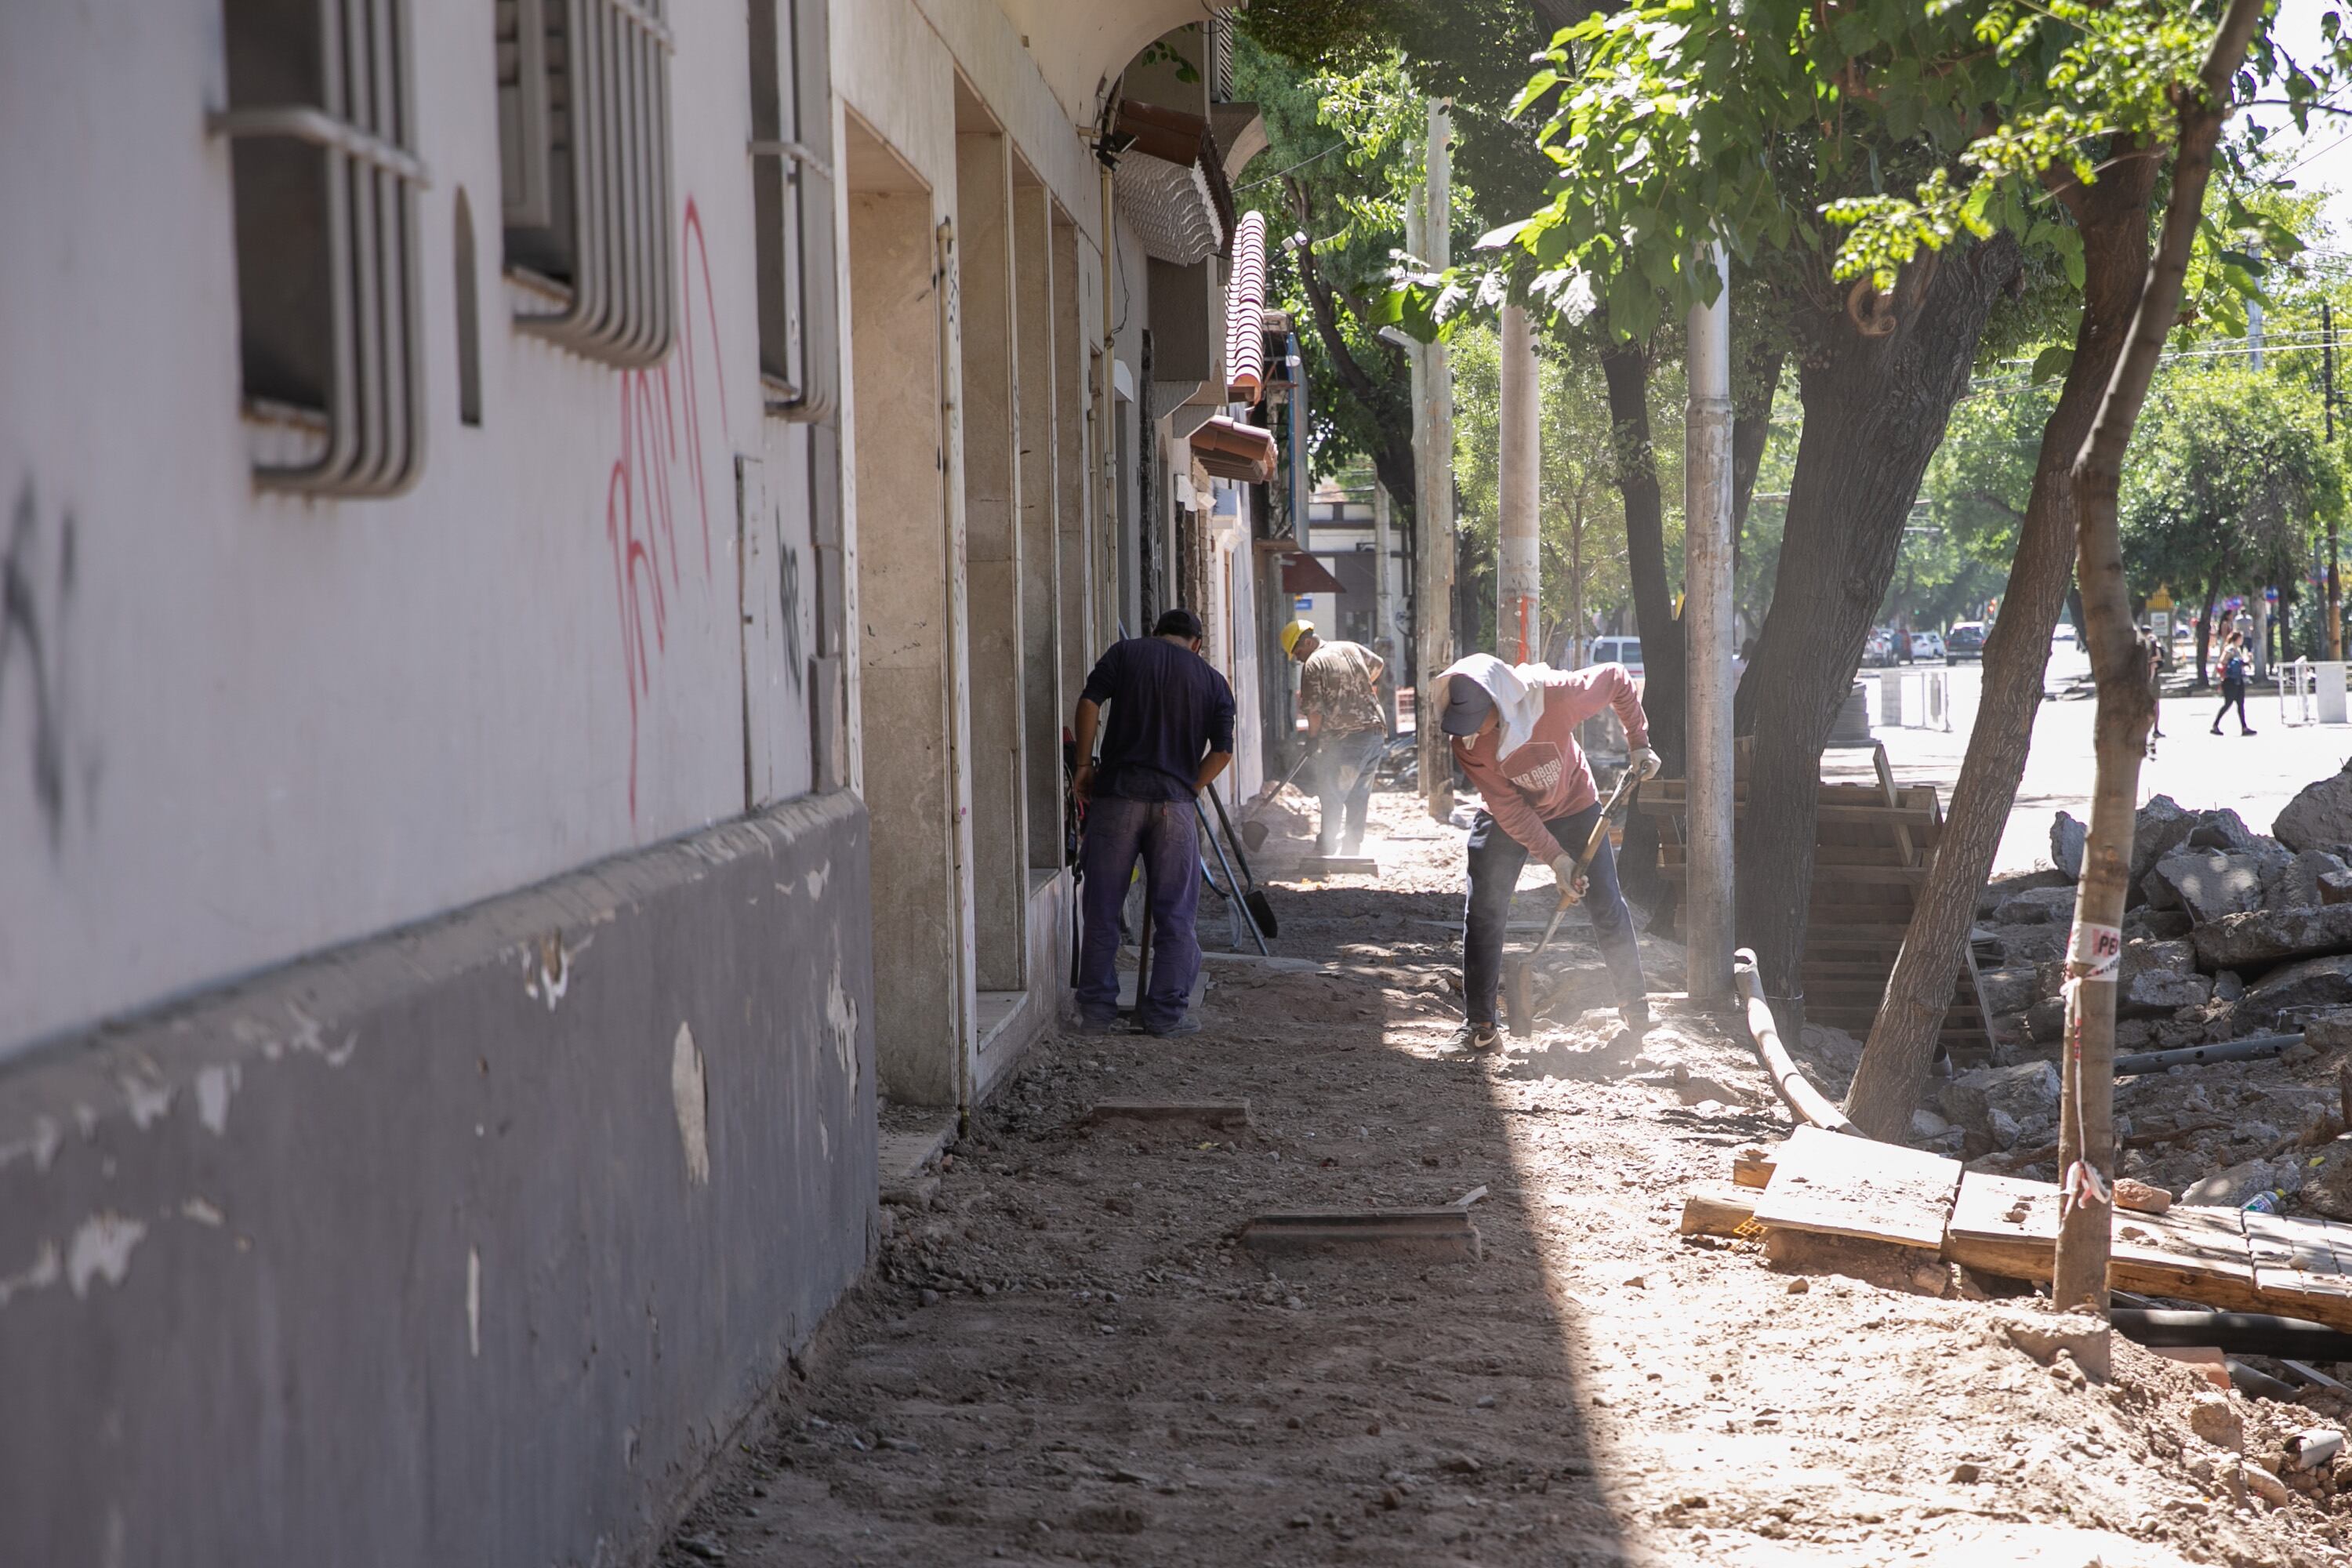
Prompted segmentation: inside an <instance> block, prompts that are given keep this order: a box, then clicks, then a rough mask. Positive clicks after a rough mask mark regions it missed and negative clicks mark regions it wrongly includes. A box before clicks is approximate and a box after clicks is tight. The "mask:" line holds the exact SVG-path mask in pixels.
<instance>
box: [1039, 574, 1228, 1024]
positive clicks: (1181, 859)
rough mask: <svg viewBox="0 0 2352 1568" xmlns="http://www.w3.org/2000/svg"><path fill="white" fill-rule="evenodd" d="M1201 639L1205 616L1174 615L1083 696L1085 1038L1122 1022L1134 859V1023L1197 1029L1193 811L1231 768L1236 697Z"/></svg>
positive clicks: (1077, 788)
mask: <svg viewBox="0 0 2352 1568" xmlns="http://www.w3.org/2000/svg"><path fill="white" fill-rule="evenodd" d="M1201 635H1202V634H1201V617H1200V616H1196V615H1194V614H1193V613H1192V611H1190V610H1171V611H1169V612H1168V613H1167V614H1166V615H1163V616H1160V619H1159V622H1158V623H1157V624H1156V625H1154V626H1152V628H1151V635H1150V637H1125V638H1122V639H1121V640H1119V641H1118V642H1116V643H1113V644H1112V645H1111V646H1110V649H1109V651H1108V652H1107V653H1105V654H1104V655H1103V656H1102V658H1101V659H1100V660H1099V661H1098V662H1097V664H1096V665H1095V668H1094V671H1093V673H1092V674H1090V675H1088V676H1087V684H1086V689H1085V690H1084V691H1083V692H1082V693H1081V694H1080V695H1079V698H1078V717H1077V743H1078V744H1077V751H1078V758H1079V761H1078V770H1077V774H1076V777H1075V778H1074V779H1073V780H1072V781H1071V784H1070V793H1071V794H1072V795H1075V796H1076V798H1077V800H1078V802H1079V804H1080V805H1084V806H1085V808H1086V839H1085V843H1084V846H1083V847H1081V848H1080V850H1079V852H1078V871H1079V877H1080V885H1079V898H1080V903H1081V909H1082V911H1083V916H1084V921H1085V925H1086V939H1085V943H1084V946H1083V949H1082V955H1081V957H1080V959H1079V963H1078V1027H1079V1029H1080V1031H1081V1032H1083V1033H1086V1034H1095V1035H1099V1034H1107V1033H1108V1032H1109V1031H1110V1030H1111V1028H1112V1027H1113V1026H1115V1025H1116V1023H1117V1020H1118V914H1119V907H1120V905H1122V904H1123V903H1125V902H1126V900H1127V886H1128V881H1129V879H1130V878H1131V877H1132V876H1133V875H1134V872H1135V863H1136V861H1137V860H1138V859H1140V860H1141V861H1142V862H1143V882H1144V892H1145V897H1146V898H1147V900H1149V902H1150V910H1151V976H1150V994H1148V995H1144V996H1139V997H1138V998H1137V999H1136V1009H1135V1014H1136V1021H1137V1022H1138V1023H1139V1024H1140V1025H1141V1026H1142V1027H1143V1032H1144V1033H1146V1034H1148V1035H1163V1036H1164V1035H1190V1034H1192V1033H1195V1032H1196V1031H1198V1030H1199V1028H1200V1027H1201V1025H1200V1021H1199V1020H1198V1019H1195V1018H1188V1017H1186V1016H1185V1013H1186V1011H1187V1009H1188V1008H1189V1007H1190V1005H1191V1002H1192V982H1193V980H1194V979H1195V978H1197V977H1198V975H1199V974H1200V972H1201V944H1200V942H1198V941H1197V940H1196V939H1195V938H1194V936H1193V933H1192V920H1193V916H1194V915H1195V914H1196V913H1198V912H1199V910H1200V904H1201V849H1200V840H1199V837H1198V836H1197V835H1196V833H1195V831H1194V824H1195V822H1196V820H1197V818H1196V816H1195V807H1194V805H1193V804H1192V802H1193V797H1194V796H1196V795H1199V794H1200V793H1201V791H1202V790H1204V789H1206V788H1207V787H1208V786H1209V781H1210V780H1212V779H1213V778H1215V777H1216V776H1217V775H1218V774H1219V773H1223V772H1224V771H1225V764H1227V763H1230V762H1232V761H1233V760H1234V690H1233V688H1232V687H1230V686H1228V685H1226V684H1225V678H1224V677H1223V676H1222V675H1219V674H1218V673H1217V671H1216V668H1215V667H1214V666H1213V665H1211V664H1210V663H1209V661H1208V660H1207V659H1204V658H1202V657H1201ZM1105 703H1108V704H1109V705H1110V719H1109V721H1108V724H1105V723H1104V722H1103V719H1102V710H1103V705H1104V704H1105ZM1097 727H1099V728H1100V729H1101V731H1102V755H1101V760H1100V761H1099V762H1097V761H1096V760H1095V735H1096V731H1097Z"/></svg>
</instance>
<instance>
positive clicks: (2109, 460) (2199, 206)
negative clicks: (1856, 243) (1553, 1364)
mask: <svg viewBox="0 0 2352 1568" xmlns="http://www.w3.org/2000/svg"><path fill="white" fill-rule="evenodd" d="M2263 8H2264V7H2263V0H2230V5H2229V9H2228V10H2227V11H2225V12H2224V13H2223V14H2222V16H2221V26H2220V27H2219V28H2218V29H2217V30H2216V31H2215V33H2214V35H2213V41H2212V44H2211V47H2210V48H2209V50H2208V51H2207V53H2206V56H2205V63H2204V66H2203V68H2202V69H2200V71H2199V72H2198V73H2197V77H2196V79H2195V81H2194V82H2193V83H2192V84H2187V85H2186V90H2184V91H2183V92H2181V94H2180V95H2179V96H2180V121H2179V133H2178V140H2177V151H2176V153H2175V154H2174V157H2173V167H2172V195H2171V199H2170V202H2169V203H2168V205H2167V208H2166V211H2165V215H2164V227H2163V230H2162V234H2161V237H2160V238H2159V239H2158V243H2157V247H2156V255H2155V258H2153V260H2152V261H2151V262H2150V263H2149V266H2148V271H2147V287H2146V288H2145V289H2142V290H2141V293H2140V299H2139V306H2138V309H2137V310H2135V311H2134V312H2133V315H2132V324H2131V335H2130V342H2129V343H2128V344H2127V346H2126V348H2125V350H2124V353H2123V357H2122V359H2121V360H2120V361H2119V362H2118V363H2116V369H2115V374H2114V375H2113V376H2112V377H2111V378H2110V379H2109V381H2108V383H2107V391H2106V395H2105V398H2104V399H2103V400H2102V402H2101V404H2100V405H2099V412H2098V416H2097V418H2096V419H2095V421H2094V422H2093V424H2092V426H2091V433H2090V435H2089V436H2088V437H2085V438H2084V442H2083V448H2082V451H2081V453H2080V455H2078V456H2077V457H2076V458H2075V460H2074V489H2075V491H2076V494H2077V496H2078V498H2079V499H2078V502H2077V504H2078V506H2079V507H2080V514H2081V533H2080V541H2079V545H2078V549H2077V556H2076V563H2075V571H2076V573H2077V574H2079V576H2080V578H2081V581H2082V585H2083V612H2084V618H2085V620H2086V621H2087V622H2088V629H2089V633H2090V645H2091V648H2090V651H2091V671H2092V674H2093V676H2094V677H2095V679H2096V680H2097V682H2098V693H2099V696H2098V705H2099V706H2098V719H2097V721H2096V727H2095V731H2094V736H2095V740H2094V745H2095V750H2096V754H2097V759H2098V773H2097V783H2096V784H2095V787H2094V789H2093V793H2092V796H2091V824H2090V837H2089V841H2088V843H2087V844H2086V846H2085V847H2084V852H2083V879H2082V883H2081V886H2080V887H2079V888H2078V889H2077V890H2076V893H2075V900H2074V933H2073V937H2072V939H2071V941H2070V942H2069V943H2068V952H2067V963H2066V972H2067V975H2068V980H2067V985H2066V1037H2065V1046H2064V1049H2063V1058H2062V1059H2063V1065H2064V1070H2063V1073H2062V1074H2061V1077H2060V1085H2061V1099H2060V1103H2059V1117H2058V1163H2059V1169H2060V1172H2061V1177H2060V1189H2061V1197H2060V1213H2059V1222H2058V1260H2057V1271H2056V1277H2055V1279H2053V1283H2052V1287H2051V1298H2052V1300H2053V1301H2054V1302H2055V1303H2056V1304H2057V1305H2058V1306H2059V1307H2061V1308H2068V1307H2090V1308H2094V1309H2095V1310H2105V1308H2106V1304H2107V1256H2108V1244H2109V1240H2110V1234H2109V1225H2110V1221H2111V1218H2112V1215H2113V1209H2112V1206H2111V1199H2110V1195H2109V1194H2110V1191H2111V1188H2112V1184H2113V1183H2114V1179H2115V1161H2116V1150H2115V1126H2114V1117H2115V1088H2116V1085H2115V1051H2116V981H2117V980H2118V978H2119V977H2120V976H2121V974H2122V963H2121V959H2122V945H2123V937H2122V926H2123V923H2124V900H2125V897H2126V888H2127V886H2128V884H2129V882H2130V878H2131V852H2132V826H2133V823H2132V816H2133V812H2134V810H2135V808H2136V807H2137V805H2138V797H2139V764H2140V758H2141V757H2142V756H2144V755H2145V754H2146V748H2147V731H2148V725H2149V723H2150V722H2151V721H2153V719H2154V717H2155V703H2154V700H2153V698H2152V695H2151V693H2150V691H2149V689H2148V682H2147V660H2146V657H2145V656H2144V655H2143V654H2142V652H2141V649H2140V640H2139V635H2138V632H2137V629H2136V628H2135V627H2134V626H2133V625H2132V616H2131V596H2130V589H2129V587H2128V585H2127V584H2126V583H2125V581H2124V557H2123V542H2122V539H2121V536H2120V532H2119V531H2118V528H2117V522H2116V517H2117V507H2116V503H2117V498H2118V496H2119V495H2120V493H2121V490H2122V486H2123V473H2124V455H2125V453H2126V451H2127V450H2129V448H2130V446H2131V437H2132V427H2133V426H2135V425H2136V424H2137V422H2138V419H2139V410H2140V405H2141V404H2142V402H2143V401H2144V400H2145V399H2146V398H2147V387H2148V382H2149V381H2150V379H2151V378H2152V377H2153V376H2154V375H2155V374H2156V365H2157V360H2158V356H2159V355H2161V354H2162V353H2163V352H2164V341H2165V338H2166V337H2167V335H2168V333H2169V332H2170V331H2171V330H2172V327H2173V324H2174V322H2175V321H2176V320H2177V319H2178V317H2179V310H2180V296H2181V286H2182V282H2183V280H2184V279H2185V278H2186V277H2187V275H2188V271H2189V257H2190V254H2191V252H2192V250H2193V249H2194V247H2195V245H2196V241H2197V229H2198V225H2199V223H2200V220H2201V219H2202V217H2203V216H2204V203H2205V187H2206V184H2207V181H2208V180H2209V179H2210V176H2211V174H2212V170H2213V149H2214V145H2215V143H2216V142H2219V140H2220V139H2221V122H2222V121H2223V119H2224V118H2225V117H2226V116H2227V115H2228V113H2229V110H2230V100H2231V79H2233V78H2234V77H2235V76H2236V75H2237V74H2238V67H2239V64H2240V62H2242V60H2243V59H2244V58H2245V56H2246V47H2247V45H2248V44H2249V43H2250V42H2251V41H2252V38H2253V36H2254V30H2255V28H2256V27H2258V26H2260V25H2261V23H2262V20H2263Z"/></svg>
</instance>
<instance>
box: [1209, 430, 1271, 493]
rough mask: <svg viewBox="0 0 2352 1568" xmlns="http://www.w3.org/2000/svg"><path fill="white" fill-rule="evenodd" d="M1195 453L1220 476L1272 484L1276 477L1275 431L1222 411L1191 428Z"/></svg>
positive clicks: (1258, 483) (1210, 469)
mask: <svg viewBox="0 0 2352 1568" xmlns="http://www.w3.org/2000/svg"><path fill="white" fill-rule="evenodd" d="M1192 456H1193V457H1195V458H1199V459H1200V463H1201V466H1202V468H1206V469H1208V470H1209V472H1210V473H1212V474H1213V475H1214V476H1216V477H1217V478H1218V479H1239V480H1241V481H1243V482H1244V483H1246V484H1253V485H1263V484H1269V483H1271V482H1272V481H1273V479H1274V470H1275V461H1276V451H1275V445H1274V432H1273V431H1271V430H1261V429H1259V428H1258V427H1257V426H1255V425H1244V424H1242V423H1241V422H1240V421H1238V420H1234V419H1228V418H1226V417H1224V416H1223V415H1219V416H1217V417H1216V418H1214V419H1212V420H1210V421H1209V422H1208V423H1206V424H1204V425H1202V426H1201V427H1200V428H1199V429H1198V430H1195V431H1193V432H1192Z"/></svg>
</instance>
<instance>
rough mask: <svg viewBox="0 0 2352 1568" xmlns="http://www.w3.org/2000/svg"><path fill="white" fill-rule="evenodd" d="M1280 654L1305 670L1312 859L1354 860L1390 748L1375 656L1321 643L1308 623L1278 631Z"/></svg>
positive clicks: (1301, 684)
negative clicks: (1315, 807)
mask: <svg viewBox="0 0 2352 1568" xmlns="http://www.w3.org/2000/svg"><path fill="white" fill-rule="evenodd" d="M1282 651H1283V652H1284V653H1286V654H1288V655H1289V656H1290V657H1291V658H1292V659H1294V660H1295V661H1297V663H1298V664H1299V665H1300V666H1302V667H1303V668H1301V670H1300V672H1299V677H1298V711H1299V712H1300V713H1301V714H1302V715H1304V716H1305V718H1306V720H1307V745H1308V746H1310V747H1312V748H1313V750H1314V758H1315V762H1314V769H1315V773H1314V779H1315V793H1316V795H1317V796H1318V799H1319V800H1320V802H1321V812H1320V815H1319V816H1318V819H1317V822H1316V831H1315V851H1316V853H1317V854H1318V855H1356V854H1360V853H1361V852H1362V850H1363V847H1364V818H1365V816H1367V814H1369V813H1370V809H1371V802H1372V774H1373V771H1374V769H1375V768H1376V766H1377V765H1378V764H1379V763H1380V760H1381V750H1382V749H1383V748H1384V747H1385V746H1386V745H1387V744H1388V738H1389V721H1388V714H1387V712H1386V711H1385V710H1383V709H1382V708H1381V689H1380V681H1381V671H1383V670H1384V669H1386V668H1388V666H1387V664H1386V663H1385V662H1384V661H1382V659H1381V656H1380V655H1378V654H1376V653H1374V652H1373V651H1372V650H1371V649H1370V648H1368V647H1364V646H1363V644H1361V643H1352V642H1325V641H1324V640H1323V639H1322V638H1321V637H1318V636H1317V635H1316V632H1315V623H1314V622H1312V621H1293V622H1291V623H1290V624H1289V625H1288V626H1285V627H1283V628H1282Z"/></svg>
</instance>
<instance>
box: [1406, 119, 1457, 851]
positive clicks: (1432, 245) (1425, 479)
mask: <svg viewBox="0 0 2352 1568" xmlns="http://www.w3.org/2000/svg"><path fill="white" fill-rule="evenodd" d="M1453 137H1454V113H1453V109H1452V106H1451V105H1449V104H1448V103H1447V101H1446V100H1444V99H1442V98H1433V99H1431V100H1429V129H1428V140H1427V144H1426V146H1425V147H1424V149H1423V153H1424V155H1425V157H1426V159H1427V170H1428V174H1427V176H1426V183H1425V184H1423V207H1422V221H1421V229H1422V252H1423V259H1424V260H1425V261H1427V262H1428V263H1429V264H1430V265H1431V266H1432V267H1433V268H1443V267H1444V266H1446V265H1447V264H1448V262H1449V260H1450V258H1451V256H1452V238H1451V237H1452V228H1453V222H1452V219H1453V212H1454V197H1453V180H1452V166H1451V153H1450V151H1449V146H1448V144H1449V143H1450V142H1452V141H1453ZM1416 357H1418V358H1419V360H1420V362H1421V372H1422V374H1421V378H1420V379H1421V386H1420V396H1419V397H1418V398H1417V399H1416V400H1415V403H1414V406H1413V454H1412V468H1413V479H1414V488H1415V489H1417V490H1418V491H1419V492H1420V493H1419V494H1418V495H1417V496H1416V497H1415V498H1414V507H1413V513H1414V519H1415V522H1414V527H1415V531H1416V532H1417V534H1418V541H1417V542H1418V544H1419V546H1420V554H1419V558H1418V559H1417V560H1416V561H1415V562H1414V563H1413V570H1414V574H1415V577H1414V582H1415V586H1414V593H1413V604H1414V607H1415V609H1416V610H1417V612H1418V614H1419V620H1420V624H1419V625H1418V626H1415V627H1414V628H1413V630H1414V640H1415V642H1416V644H1417V645H1418V646H1417V647H1415V648H1414V650H1413V667H1414V671H1415V675H1416V677H1417V679H1418V682H1419V686H1420V689H1421V692H1422V697H1423V700H1422V702H1421V704H1420V706H1419V707H1418V708H1417V709H1416V710H1415V719H1414V722H1415V723H1416V724H1418V725H1419V727H1420V747H1421V788H1422V794H1423V797H1424V799H1425V800H1426V802H1427V804H1428V807H1429V815H1430V816H1433V817H1435V818H1436V819H1437V820H1438V821H1440V822H1444V821H1445V820H1446V819H1447V818H1449V817H1451V816H1453V815H1454V759H1453V757H1452V755H1451V753H1450V752H1448V751H1447V749H1446V745H1445V737H1444V734H1443V733H1442V732H1441V731H1439V730H1438V727H1437V715H1436V714H1435V713H1434V712H1433V711H1432V710H1431V707H1430V704H1429V702H1428V700H1427V696H1428V691H1429V688H1430V686H1431V684H1432V683H1433V681H1434V680H1435V679H1436V676H1437V673H1438V672H1439V671H1440V670H1442V669H1444V668H1445V667H1446V666H1447V665H1449V664H1451V663H1453V662H1454V364H1453V357H1452V353H1451V352H1450V351H1449V350H1448V349H1447V348H1446V346H1445V345H1444V343H1431V344H1429V345H1428V346H1427V347H1425V348H1423V350H1422V351H1421V353H1419V355H1418V356H1416Z"/></svg>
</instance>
